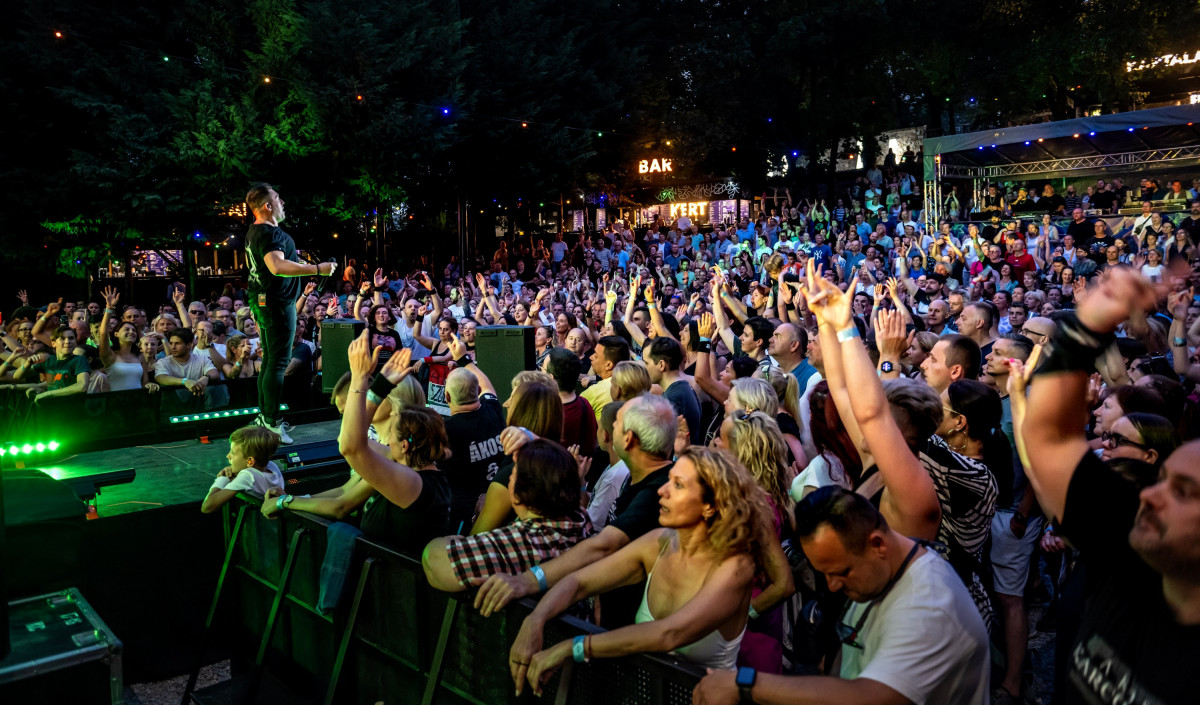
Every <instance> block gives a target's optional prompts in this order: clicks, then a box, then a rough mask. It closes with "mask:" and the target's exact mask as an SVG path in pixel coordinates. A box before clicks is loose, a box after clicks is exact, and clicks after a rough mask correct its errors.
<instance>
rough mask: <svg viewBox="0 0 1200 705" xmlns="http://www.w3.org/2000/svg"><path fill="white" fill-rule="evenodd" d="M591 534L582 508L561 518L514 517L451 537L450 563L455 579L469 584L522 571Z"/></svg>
mask: <svg viewBox="0 0 1200 705" xmlns="http://www.w3.org/2000/svg"><path fill="white" fill-rule="evenodd" d="M591 534H592V522H591V520H590V519H588V516H587V513H586V512H584V511H583V510H582V509H580V510H578V511H576V512H575V513H573V514H572V515H571V516H570V517H568V518H566V519H564V520H562V521H549V520H546V519H541V518H530V519H517V520H516V521H514V522H513V523H511V524H508V525H506V526H502V527H500V528H499V529H495V530H493V531H489V532H487V533H486V534H476V535H474V536H459V537H456V538H453V539H451V540H450V545H449V552H450V564H451V566H452V567H453V569H454V577H455V578H457V579H458V582H459V583H460V584H462V585H463V587H470V581H471V579H472V578H486V577H488V576H490V575H494V574H496V573H506V574H509V575H519V574H521V573H524V572H525V571H527V570H529V569H530V568H532V567H533V566H535V565H538V564H539V563H543V562H545V561H548V560H550V559H551V558H554V557H555V556H557V555H559V554H560V553H562V552H563V551H566V550H567V549H568V548H570V547H572V546H574V545H575V544H577V543H579V542H580V541H582V540H584V539H586V538H587V537H588V536H590V535H591Z"/></svg>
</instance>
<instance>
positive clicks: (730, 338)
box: [712, 267, 737, 356]
mask: <svg viewBox="0 0 1200 705" xmlns="http://www.w3.org/2000/svg"><path fill="white" fill-rule="evenodd" d="M724 284H725V273H724V272H722V271H721V270H720V269H719V268H717V267H713V290H712V312H713V322H714V324H715V325H716V328H717V333H718V334H719V335H720V336H721V340H723V341H725V347H726V348H728V349H729V354H730V355H731V356H732V355H733V351H734V350H736V349H737V347H736V343H734V341H735V340H737V337H736V336H734V334H733V329H732V328H730V327H729V317H728V316H726V315H725V308H724V306H723V305H722V303H721V287H722V286H723V285H724Z"/></svg>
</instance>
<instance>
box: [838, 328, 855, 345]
mask: <svg viewBox="0 0 1200 705" xmlns="http://www.w3.org/2000/svg"><path fill="white" fill-rule="evenodd" d="M857 337H858V327H857V326H850V327H848V328H843V329H841V330H839V331H838V332H837V339H838V342H839V343H844V342H846V341H848V340H853V339H854V338H857Z"/></svg>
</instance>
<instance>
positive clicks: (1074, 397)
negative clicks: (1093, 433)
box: [1011, 268, 1200, 705]
mask: <svg viewBox="0 0 1200 705" xmlns="http://www.w3.org/2000/svg"><path fill="white" fill-rule="evenodd" d="M1155 304H1156V296H1155V292H1154V290H1153V288H1152V287H1151V286H1150V284H1149V283H1147V282H1146V281H1145V280H1144V279H1142V278H1141V277H1140V276H1138V275H1137V274H1135V273H1134V272H1132V271H1130V270H1124V269H1119V268H1118V269H1113V270H1111V271H1110V272H1108V273H1107V274H1106V276H1104V277H1101V278H1100V283H1099V286H1097V287H1096V288H1095V289H1094V290H1093V291H1092V292H1090V293H1089V294H1088V296H1087V298H1085V299H1084V300H1083V301H1081V302H1079V306H1078V308H1077V309H1076V315H1075V316H1069V317H1064V318H1063V319H1062V320H1060V321H1059V329H1058V332H1057V333H1056V335H1055V337H1054V340H1053V345H1052V346H1051V347H1049V348H1047V350H1048V351H1049V353H1048V354H1046V355H1045V356H1044V357H1043V359H1042V363H1041V365H1040V366H1039V367H1038V370H1037V376H1036V377H1035V378H1034V380H1033V384H1032V386H1031V387H1030V389H1029V395H1028V400H1027V402H1025V403H1024V404H1022V403H1021V402H1022V401H1023V399H1022V395H1023V394H1024V390H1023V389H1020V385H1016V384H1014V385H1011V386H1012V395H1013V410H1014V421H1015V423H1016V433H1017V436H1018V438H1020V437H1022V436H1023V437H1024V440H1025V445H1026V453H1025V454H1024V456H1023V459H1025V460H1026V461H1027V466H1028V474H1029V482H1030V485H1031V486H1032V487H1033V489H1034V491H1035V492H1036V493H1037V498H1038V501H1039V503H1040V504H1041V506H1042V507H1043V508H1044V509H1045V510H1046V512H1047V514H1049V515H1050V517H1051V518H1052V519H1053V520H1054V521H1055V531H1056V532H1057V533H1059V534H1061V535H1062V536H1063V537H1065V538H1068V539H1070V541H1071V543H1072V544H1073V545H1074V546H1075V547H1076V548H1077V549H1078V550H1079V551H1080V552H1081V553H1082V555H1083V556H1084V557H1085V560H1087V570H1088V575H1087V584H1086V587H1085V593H1084V596H1083V615H1082V620H1081V623H1080V626H1079V630H1078V633H1077V635H1076V637H1075V641H1074V646H1073V647H1072V648H1071V651H1070V654H1069V656H1068V658H1067V664H1068V668H1069V672H1068V673H1067V676H1066V678H1065V679H1064V683H1065V687H1066V689H1067V692H1066V697H1065V702H1066V703H1068V705H1072V704H1074V703H1116V702H1129V703H1133V702H1138V703H1152V702H1153V703H1185V702H1195V700H1196V693H1197V692H1200V670H1197V669H1195V668H1189V667H1188V664H1193V663H1195V662H1196V660H1197V658H1198V657H1200V442H1197V441H1193V442H1191V443H1187V444H1185V445H1183V446H1181V447H1179V448H1178V449H1177V450H1176V451H1175V452H1174V453H1172V454H1171V455H1170V456H1168V457H1167V459H1166V461H1165V462H1164V463H1163V465H1162V468H1161V470H1160V472H1159V475H1158V481H1157V482H1155V483H1154V484H1152V485H1150V486H1148V487H1146V488H1144V489H1142V490H1141V491H1140V492H1139V490H1138V487H1137V486H1136V485H1134V484H1132V483H1131V482H1130V481H1128V480H1127V479H1126V478H1125V477H1124V476H1122V475H1121V474H1119V473H1117V472H1114V471H1113V470H1112V469H1110V468H1109V467H1108V466H1106V465H1105V463H1104V462H1103V461H1101V460H1100V459H1099V458H1098V457H1096V455H1095V454H1094V453H1092V452H1091V451H1090V449H1089V448H1088V442H1087V437H1086V435H1085V434H1084V424H1085V422H1086V418H1085V416H1084V415H1083V414H1081V413H1079V409H1080V408H1082V407H1083V406H1084V404H1085V399H1086V398H1087V388H1088V376H1089V374H1090V373H1091V372H1093V371H1094V369H1095V362H1094V361H1095V359H1096V357H1097V356H1099V355H1100V354H1102V353H1103V352H1104V350H1105V349H1106V348H1107V347H1108V346H1109V345H1110V344H1111V343H1112V341H1113V339H1114V333H1115V331H1116V329H1117V327H1118V326H1120V325H1121V324H1122V323H1124V322H1126V321H1128V320H1129V319H1130V318H1131V316H1134V315H1143V313H1144V311H1146V310H1153V309H1154V308H1155ZM1020 372H1021V369H1014V370H1013V374H1012V375H1011V377H1012V379H1014V380H1019V379H1022V376H1021V375H1020V374H1019V373H1020ZM1022 407H1025V408H1022ZM1022 417H1024V418H1022Z"/></svg>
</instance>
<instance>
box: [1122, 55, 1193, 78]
mask: <svg viewBox="0 0 1200 705" xmlns="http://www.w3.org/2000/svg"><path fill="white" fill-rule="evenodd" d="M1197 62H1200V51H1196V52H1193V53H1191V54H1188V53H1186V52H1185V53H1183V54H1163V55H1162V56H1156V57H1153V58H1150V59H1142V60H1141V61H1126V62H1125V73H1133V72H1134V71H1145V70H1146V69H1153V68H1157V67H1159V66H1167V67H1171V66H1186V65H1187V64H1194V63H1197Z"/></svg>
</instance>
